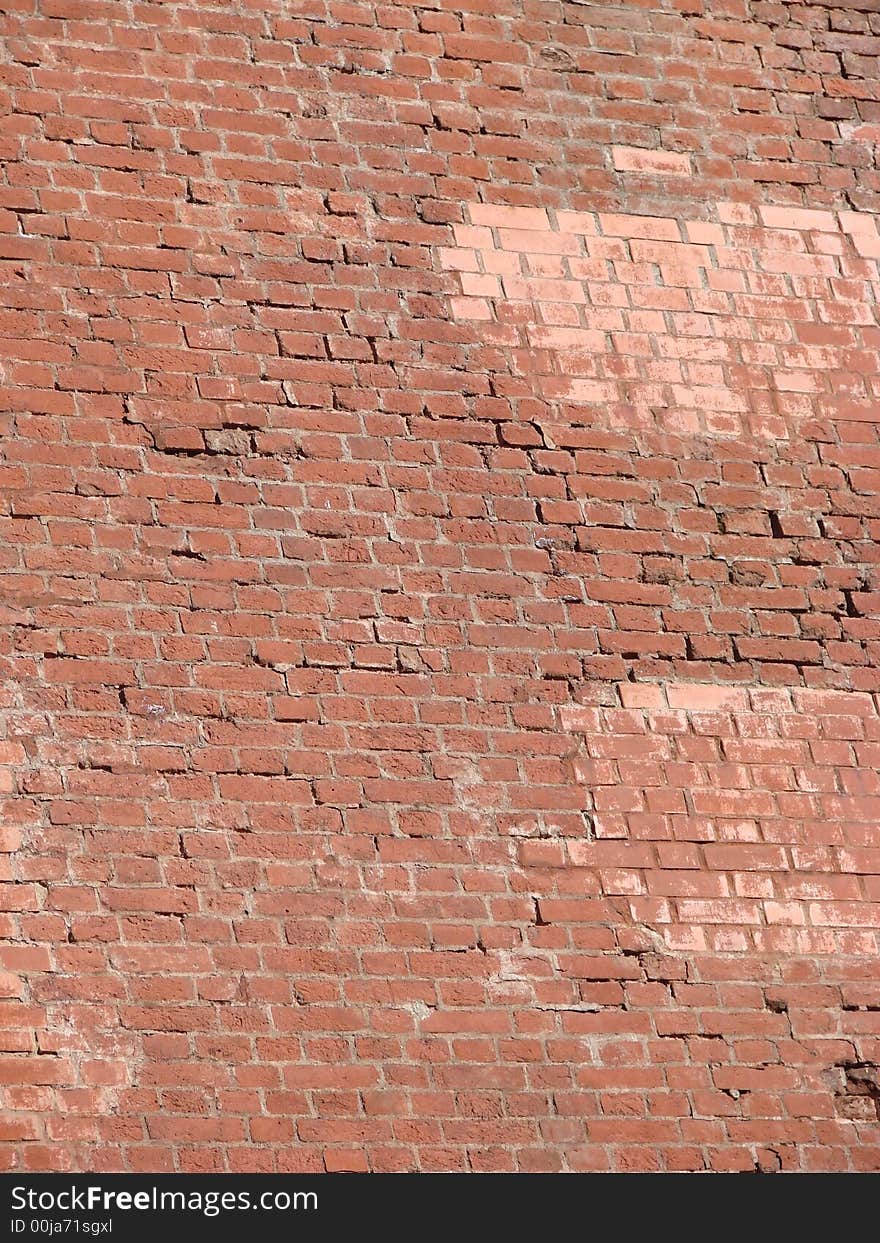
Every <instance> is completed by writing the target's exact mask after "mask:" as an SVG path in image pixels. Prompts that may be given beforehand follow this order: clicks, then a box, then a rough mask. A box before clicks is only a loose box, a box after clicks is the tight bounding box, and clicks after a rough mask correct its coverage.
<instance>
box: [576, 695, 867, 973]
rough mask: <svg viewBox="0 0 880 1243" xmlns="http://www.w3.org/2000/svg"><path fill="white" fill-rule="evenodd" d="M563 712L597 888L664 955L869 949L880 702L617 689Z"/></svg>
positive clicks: (585, 855) (587, 861)
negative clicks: (622, 905) (581, 787)
mask: <svg viewBox="0 0 880 1243" xmlns="http://www.w3.org/2000/svg"><path fill="white" fill-rule="evenodd" d="M619 693H620V704H621V707H620V708H615V707H605V706H595V707H585V708H577V707H563V708H561V709H560V720H561V724H562V727H563V729H564V730H566V731H567V732H570V733H573V734H576V735H578V736H579V737H580V739H581V743H582V745H581V748H580V750H579V751H578V752H577V754H576V756H575V759H574V761H573V762H574V765H575V770H576V773H577V775H578V776H579V777H582V779H583V780H584V781H585V782H586V783H587V785H588V787H589V807H588V814H589V815H590V816H591V828H592V834H593V840H592V841H589V842H584V841H583V840H575V841H571V842H568V841H567V842H566V845H567V848H568V857H569V859H570V861H571V862H572V863H573V864H574V865H576V866H578V867H589V866H591V865H593V864H595V863H596V862H598V861H601V860H602V859H603V858H607V855H606V854H605V853H604V850H605V847H604V846H603V843H605V842H608V841H617V842H619V847H618V848H617V849H615V851H614V855H613V857H614V861H615V862H614V867H613V868H611V869H610V870H609V871H603V869H602V868H601V866H600V867H599V871H598V873H597V875H598V883H599V892H600V893H603V894H607V895H612V894H626V895H628V900H629V908H630V909H629V913H630V916H631V918H632V920H633V921H634V922H635V923H637V924H640V925H647V926H650V927H652V928H653V929H654V930H655V931H656V932H657V933H658V934H659V935H660V936H661V937H662V939H663V941H664V942H665V944H666V946H667V947H668V948H669V949H670V950H671V951H678V952H688V953H704V952H706V951H709V952H713V953H723V952H740V953H747V952H753V951H754V952H757V953H785V954H804V955H809V954H813V955H818V954H827V955H834V954H851V955H855V956H858V955H864V956H866V957H872V956H875V955H877V953H878V952H880V883H878V870H880V837H878V834H877V829H876V825H877V823H878V820H880V768H878V766H877V761H878V759H880V747H878V743H880V704H878V697H877V696H872V695H868V694H859V693H857V692H848V693H840V692H833V691H832V692H829V691H807V690H792V691H789V690H765V689H751V690H749V689H748V688H744V687H739V688H735V687H723V686H717V685H715V684H700V683H668V684H656V685H648V684H641V683H640V684H635V685H632V684H624V685H622V686H621V687H620V688H619Z"/></svg>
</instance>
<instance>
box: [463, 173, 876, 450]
mask: <svg viewBox="0 0 880 1243" xmlns="http://www.w3.org/2000/svg"><path fill="white" fill-rule="evenodd" d="M617 166H619V167H620V166H621V165H620V164H619V163H618V165H617ZM622 166H623V167H626V166H627V165H626V162H624V164H623V165H622ZM655 171H656V172H657V173H658V175H660V174H661V173H663V172H664V171H666V172H668V170H664V168H663V167H662V165H658V166H657V167H656V169H655ZM713 214H714V216H715V218H716V222H707V221H704V220H687V219H683V220H679V219H675V218H664V217H651V216H626V215H621V214H613V213H598V214H596V213H592V212H573V211H563V210H559V211H556V212H551V213H548V212H546V211H545V210H543V209H536V208H531V207H507V206H503V205H499V206H495V205H491V204H483V203H473V204H471V205H470V207H469V208H468V210H467V215H468V220H469V223H467V224H461V225H455V226H454V227H453V233H454V235H455V241H456V246H455V247H446V248H443V249H442V250H441V253H440V258H441V263H442V264H443V266H444V267H446V268H449V269H451V270H453V271H456V272H458V273H459V274H460V281H461V296H460V297H454V298H452V300H451V301H452V311H453V314H454V315H455V316H456V318H457V319H459V320H465V321H467V320H474V321H477V322H478V323H480V324H481V339H482V340H483V341H484V342H485V343H486V344H487V345H491V346H493V347H494V348H496V349H497V350H499V351H501V352H503V354H504V356H505V358H506V359H507V361H508V363H509V367H510V372H511V374H512V375H513V376H514V377H525V376H528V377H529V379H530V380H531V381H532V382H533V389H532V388H531V386H530V391H533V393H534V396H537V397H542V398H545V399H546V400H547V401H548V402H551V403H554V404H555V405H557V406H561V407H562V409H563V411H564V412H565V417H568V418H571V419H574V420H576V421H578V422H582V423H583V424H584V425H585V426H588V427H596V428H600V429H601V428H611V429H614V430H626V429H628V428H631V429H639V428H644V427H654V426H656V427H657V428H659V429H662V430H666V431H669V432H672V433H688V432H693V433H703V434H706V435H718V436H743V435H744V436H756V437H762V438H776V437H787V436H789V435H790V434H793V431H794V429H795V428H796V427H797V425H798V423H799V421H801V420H804V419H810V418H812V419H817V420H843V421H846V422H849V423H861V422H864V423H870V424H874V423H877V422H880V414H878V408H880V405H878V403H880V375H878V371H877V367H876V350H877V343H878V333H880V329H878V326H877V301H878V291H880V279H878V273H877V259H878V258H880V233H878V231H877V221H876V218H875V217H874V216H873V215H869V214H867V213H859V212H852V211H844V212H840V213H839V214H836V213H833V212H828V211H811V210H807V209H803V208H786V207H774V206H768V207H761V208H758V209H753V208H750V207H748V206H744V205H742V204H737V203H720V204H718V205H717V207H716V208H715V210H714V213H713Z"/></svg>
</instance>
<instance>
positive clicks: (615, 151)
mask: <svg viewBox="0 0 880 1243" xmlns="http://www.w3.org/2000/svg"><path fill="white" fill-rule="evenodd" d="M611 159H612V162H613V164H614V167H615V168H616V169H617V171H618V172H619V173H648V174H650V175H651V176H658V177H661V176H662V177H688V176H689V175H690V173H691V161H690V157H689V156H687V155H685V154H684V153H683V152H678V151H652V150H649V149H648V148H646V147H612V148H611Z"/></svg>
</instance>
